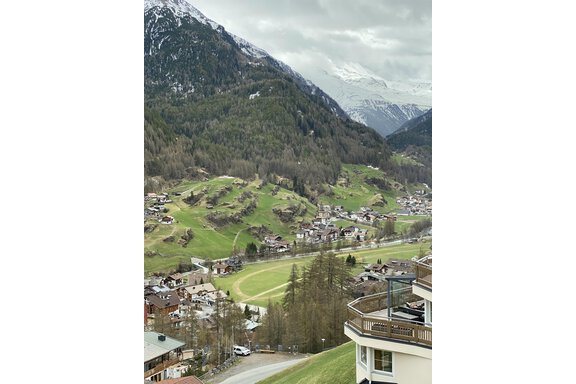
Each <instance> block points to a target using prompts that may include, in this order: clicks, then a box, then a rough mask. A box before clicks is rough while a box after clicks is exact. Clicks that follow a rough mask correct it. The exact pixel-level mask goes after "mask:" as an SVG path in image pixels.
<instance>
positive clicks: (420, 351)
mask: <svg viewBox="0 0 576 384" xmlns="http://www.w3.org/2000/svg"><path fill="white" fill-rule="evenodd" d="M386 279H387V280H388V288H389V289H388V292H384V293H378V294H375V295H370V296H365V297H361V298H359V299H357V300H355V301H353V302H351V303H350V304H348V320H347V321H346V323H345V325H344V333H345V334H346V336H348V337H349V338H351V339H352V340H353V341H354V342H355V343H356V383H358V384H378V383H396V384H414V383H417V384H431V383H432V255H429V256H426V257H424V258H422V259H420V260H418V261H417V262H416V273H415V274H404V275H401V276H388V277H387V278H386Z"/></svg>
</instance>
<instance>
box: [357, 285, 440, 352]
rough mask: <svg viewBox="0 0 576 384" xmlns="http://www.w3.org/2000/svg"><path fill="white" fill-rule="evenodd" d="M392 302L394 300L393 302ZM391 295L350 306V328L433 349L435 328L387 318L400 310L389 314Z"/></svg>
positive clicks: (367, 298) (364, 300) (367, 299)
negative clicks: (433, 331)
mask: <svg viewBox="0 0 576 384" xmlns="http://www.w3.org/2000/svg"><path fill="white" fill-rule="evenodd" d="M391 301H392V300H391ZM388 302H389V300H388V294H387V293H378V294H376V295H371V296H366V297H362V298H359V299H356V300H354V301H353V302H351V303H350V304H348V321H347V322H346V325H348V326H349V327H351V328H353V329H355V330H356V331H357V332H359V333H361V334H363V335H369V336H376V337H382V338H386V339H393V340H398V341H404V342H408V343H414V344H417V345H422V346H426V347H432V327H430V326H426V325H424V324H423V323H421V322H416V321H410V320H402V319H400V318H397V317H392V316H390V317H389V316H387V313H388V312H390V313H394V311H396V310H397V309H398V308H399V306H397V305H394V307H392V306H391V307H390V311H388Z"/></svg>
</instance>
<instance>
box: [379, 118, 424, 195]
mask: <svg viewBox="0 0 576 384" xmlns="http://www.w3.org/2000/svg"><path fill="white" fill-rule="evenodd" d="M386 142H387V143H388V145H389V146H390V148H392V149H393V150H394V151H395V152H398V153H402V154H403V155H404V156H406V157H408V158H411V159H413V160H415V161H416V162H418V163H419V165H414V164H405V165H402V166H401V168H402V171H401V172H397V173H399V174H400V173H401V174H403V175H405V177H406V181H407V182H409V183H411V182H414V181H420V182H422V183H426V184H428V185H429V186H430V187H431V186H432V109H430V110H429V111H428V112H426V113H425V114H423V115H422V116H418V117H416V118H414V119H412V120H409V121H407V122H406V123H404V124H403V125H402V126H401V127H400V128H398V130H397V131H395V132H394V133H392V134H390V135H389V136H387V137H386Z"/></svg>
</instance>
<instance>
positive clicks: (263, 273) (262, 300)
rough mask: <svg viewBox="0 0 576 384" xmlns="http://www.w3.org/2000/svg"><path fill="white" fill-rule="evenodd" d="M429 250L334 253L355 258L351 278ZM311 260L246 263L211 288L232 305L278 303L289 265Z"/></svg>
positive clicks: (409, 247) (427, 246)
mask: <svg viewBox="0 0 576 384" xmlns="http://www.w3.org/2000/svg"><path fill="white" fill-rule="evenodd" d="M431 247H432V243H431V242H426V243H414V244H398V245H392V246H381V247H380V248H374V249H366V250H359V251H345V252H341V253H337V254H338V256H339V257H344V258H345V257H346V256H348V254H351V255H353V256H354V257H355V258H356V262H357V264H356V266H355V267H354V268H352V269H351V273H352V274H353V275H355V274H358V273H360V272H362V271H363V265H364V264H370V263H375V262H376V261H377V260H378V259H382V261H383V262H385V261H386V260H388V259H390V258H392V259H403V260H406V259H411V258H412V257H414V256H418V255H420V254H422V253H428V252H429V251H430V250H431ZM313 257H314V256H306V257H299V258H293V259H287V260H279V261H268V262H265V263H257V264H249V265H246V266H245V267H244V269H243V270H242V271H240V272H238V273H233V274H231V275H228V276H224V277H214V285H215V286H216V287H218V288H220V289H222V290H223V291H224V292H226V291H229V292H230V296H231V298H233V299H234V301H236V302H243V303H247V304H253V305H259V306H262V307H265V306H266V305H267V304H268V301H269V300H270V301H271V302H280V301H281V300H282V297H283V295H284V291H285V289H286V283H287V282H288V278H289V276H290V272H291V270H292V265H293V264H296V265H297V266H298V269H299V270H301V268H302V267H303V266H305V265H306V264H308V263H309V262H310V261H311V260H312V258H313Z"/></svg>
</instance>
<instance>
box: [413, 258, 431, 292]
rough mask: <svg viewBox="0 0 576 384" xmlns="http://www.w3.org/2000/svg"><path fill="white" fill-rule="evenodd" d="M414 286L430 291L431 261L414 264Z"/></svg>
mask: <svg viewBox="0 0 576 384" xmlns="http://www.w3.org/2000/svg"><path fill="white" fill-rule="evenodd" d="M416 284H420V285H423V286H425V287H428V288H430V289H432V259H430V262H429V263H428V262H420V260H419V261H417V262H416Z"/></svg>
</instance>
